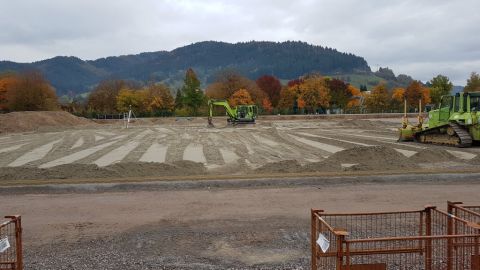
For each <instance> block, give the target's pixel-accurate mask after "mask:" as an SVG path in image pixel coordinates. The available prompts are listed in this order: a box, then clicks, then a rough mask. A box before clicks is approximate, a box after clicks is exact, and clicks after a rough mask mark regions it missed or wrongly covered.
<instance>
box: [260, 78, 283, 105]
mask: <svg viewBox="0 0 480 270" xmlns="http://www.w3.org/2000/svg"><path fill="white" fill-rule="evenodd" d="M256 83H257V86H258V87H259V88H260V90H262V91H263V92H265V93H266V94H267V95H268V99H269V101H270V102H271V104H272V105H273V106H274V107H276V106H277V105H278V101H279V99H280V91H281V90H282V85H281V83H280V81H279V80H278V79H277V78H275V77H274V76H270V75H264V76H262V77H260V78H258V79H257V81H256ZM264 99H265V98H264ZM262 102H263V101H262Z"/></svg>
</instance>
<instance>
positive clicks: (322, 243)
mask: <svg viewBox="0 0 480 270" xmlns="http://www.w3.org/2000/svg"><path fill="white" fill-rule="evenodd" d="M317 244H318V245H319V246H320V248H321V249H322V251H323V253H325V252H327V250H328V248H329V247H330V242H329V241H328V239H327V238H326V237H325V236H324V235H323V234H321V233H319V234H318V239H317Z"/></svg>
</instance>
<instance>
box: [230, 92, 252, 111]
mask: <svg viewBox="0 0 480 270" xmlns="http://www.w3.org/2000/svg"><path fill="white" fill-rule="evenodd" d="M228 103H229V104H230V106H232V107H235V106H238V105H251V104H253V100H252V97H251V96H250V93H248V91H247V90H246V89H240V90H238V91H236V92H235V93H233V94H232V96H231V97H230V98H229V99H228Z"/></svg>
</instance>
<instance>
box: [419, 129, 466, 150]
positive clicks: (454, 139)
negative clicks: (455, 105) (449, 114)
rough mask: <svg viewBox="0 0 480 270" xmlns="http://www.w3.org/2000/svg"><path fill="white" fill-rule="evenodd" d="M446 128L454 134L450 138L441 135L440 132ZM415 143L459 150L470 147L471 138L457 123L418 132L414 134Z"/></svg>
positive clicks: (443, 134) (446, 135) (444, 134)
mask: <svg viewBox="0 0 480 270" xmlns="http://www.w3.org/2000/svg"><path fill="white" fill-rule="evenodd" d="M446 127H451V128H452V129H453V130H454V131H455V134H454V135H452V136H451V135H448V134H446V133H441V132H440V130H441V129H442V128H446ZM415 141H417V142H420V143H428V144H438V145H449V146H455V147H459V148H464V147H470V146H471V145H472V137H471V136H470V134H469V133H468V131H466V130H465V129H464V128H463V127H462V126H460V125H459V124H457V123H449V124H448V125H443V126H439V127H436V128H433V129H429V130H424V131H421V132H418V133H416V134H415Z"/></svg>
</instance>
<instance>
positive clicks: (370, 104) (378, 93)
mask: <svg viewBox="0 0 480 270" xmlns="http://www.w3.org/2000/svg"><path fill="white" fill-rule="evenodd" d="M389 103H390V97H389V95H388V90H387V87H386V86H385V84H383V83H381V84H379V85H377V86H375V88H373V90H372V92H371V93H370V94H369V95H368V96H367V97H366V98H365V105H366V106H367V109H368V111H369V112H371V113H372V112H373V113H378V112H385V111H386V110H387V109H388V108H389Z"/></svg>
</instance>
